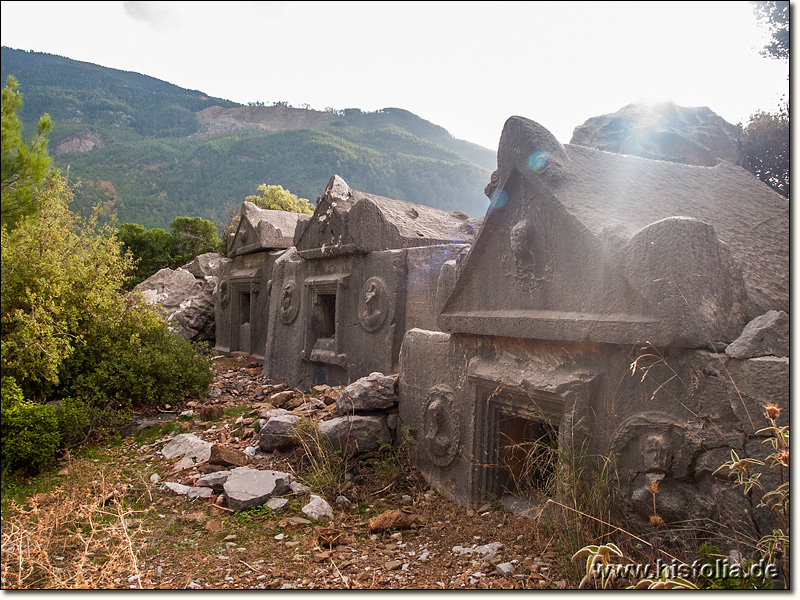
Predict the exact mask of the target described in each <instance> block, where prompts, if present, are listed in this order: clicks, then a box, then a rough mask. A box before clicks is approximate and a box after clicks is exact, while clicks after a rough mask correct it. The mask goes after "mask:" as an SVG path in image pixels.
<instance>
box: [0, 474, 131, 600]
mask: <svg viewBox="0 0 800 600" xmlns="http://www.w3.org/2000/svg"><path fill="white" fill-rule="evenodd" d="M95 475H98V474H97V473H95ZM99 475H100V477H99V479H98V480H95V481H92V482H91V483H89V485H88V486H85V485H77V484H76V483H75V482H74V481H73V482H72V483H71V484H68V485H67V486H60V487H57V488H54V489H53V490H52V491H50V492H49V493H47V494H37V495H35V496H32V497H30V498H28V499H26V501H25V502H24V504H19V503H18V502H17V501H15V500H9V501H8V503H7V504H6V506H5V507H4V510H3V521H2V561H1V562H2V586H3V588H4V589H54V588H58V589H96V588H106V589H108V588H115V587H136V588H141V587H142V585H141V580H140V578H139V570H138V565H137V559H136V556H137V554H138V553H139V551H140V550H141V548H142V547H143V546H144V541H143V538H144V537H145V534H146V531H145V530H144V529H142V528H137V526H138V525H139V521H138V520H136V519H135V518H134V517H135V511H132V510H126V508H125V504H126V502H125V496H126V492H127V491H128V490H129V489H130V486H128V485H124V484H122V483H121V482H120V481H119V479H118V478H113V481H114V483H113V484H112V483H109V478H108V474H105V473H103V472H101V473H100V474H99ZM78 478H80V477H79V476H78Z"/></svg>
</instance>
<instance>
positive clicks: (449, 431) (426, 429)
mask: <svg viewBox="0 0 800 600" xmlns="http://www.w3.org/2000/svg"><path fill="white" fill-rule="evenodd" d="M453 398H454V394H453V390H451V389H450V388H449V387H447V386H444V385H437V386H434V387H433V388H432V389H431V391H430V392H428V397H427V399H426V403H425V417H424V425H423V431H422V438H423V442H424V445H425V447H426V448H427V449H428V456H429V457H430V459H431V461H432V462H433V464H435V465H436V466H438V467H447V466H448V465H450V464H452V463H453V461H454V460H455V459H456V456H457V455H458V448H459V443H460V441H461V435H460V431H461V429H460V427H459V423H458V415H457V414H456V412H455V410H454V409H453Z"/></svg>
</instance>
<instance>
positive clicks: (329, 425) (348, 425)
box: [317, 415, 392, 454]
mask: <svg viewBox="0 0 800 600" xmlns="http://www.w3.org/2000/svg"><path fill="white" fill-rule="evenodd" d="M317 430H318V431H319V432H320V434H322V435H324V436H325V437H327V438H328V439H329V440H330V441H331V443H332V444H333V446H334V447H335V448H336V449H337V450H341V451H342V452H345V453H346V454H352V453H353V452H369V451H370V450H377V449H378V448H380V446H381V444H389V443H391V439H392V438H391V434H390V433H389V428H388V427H387V426H386V417H385V416H364V415H350V416H346V417H337V418H335V419H331V420H330V421H322V422H321V423H320V424H319V425H317Z"/></svg>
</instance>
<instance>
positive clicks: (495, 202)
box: [489, 190, 508, 211]
mask: <svg viewBox="0 0 800 600" xmlns="http://www.w3.org/2000/svg"><path fill="white" fill-rule="evenodd" d="M489 202H490V205H489V210H490V211H492V210H497V209H498V208H503V207H504V206H505V205H506V203H507V202H508V194H507V193H506V191H505V190H495V191H493V192H492V193H491V194H490V195H489Z"/></svg>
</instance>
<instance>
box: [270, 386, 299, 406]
mask: <svg viewBox="0 0 800 600" xmlns="http://www.w3.org/2000/svg"><path fill="white" fill-rule="evenodd" d="M292 398H294V390H286V391H283V392H278V393H277V394H272V395H271V396H270V397H269V403H270V404H272V405H273V406H277V407H278V408H280V407H281V406H282V405H283V404H285V403H286V402H288V401H289V400H291V399H292Z"/></svg>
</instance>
